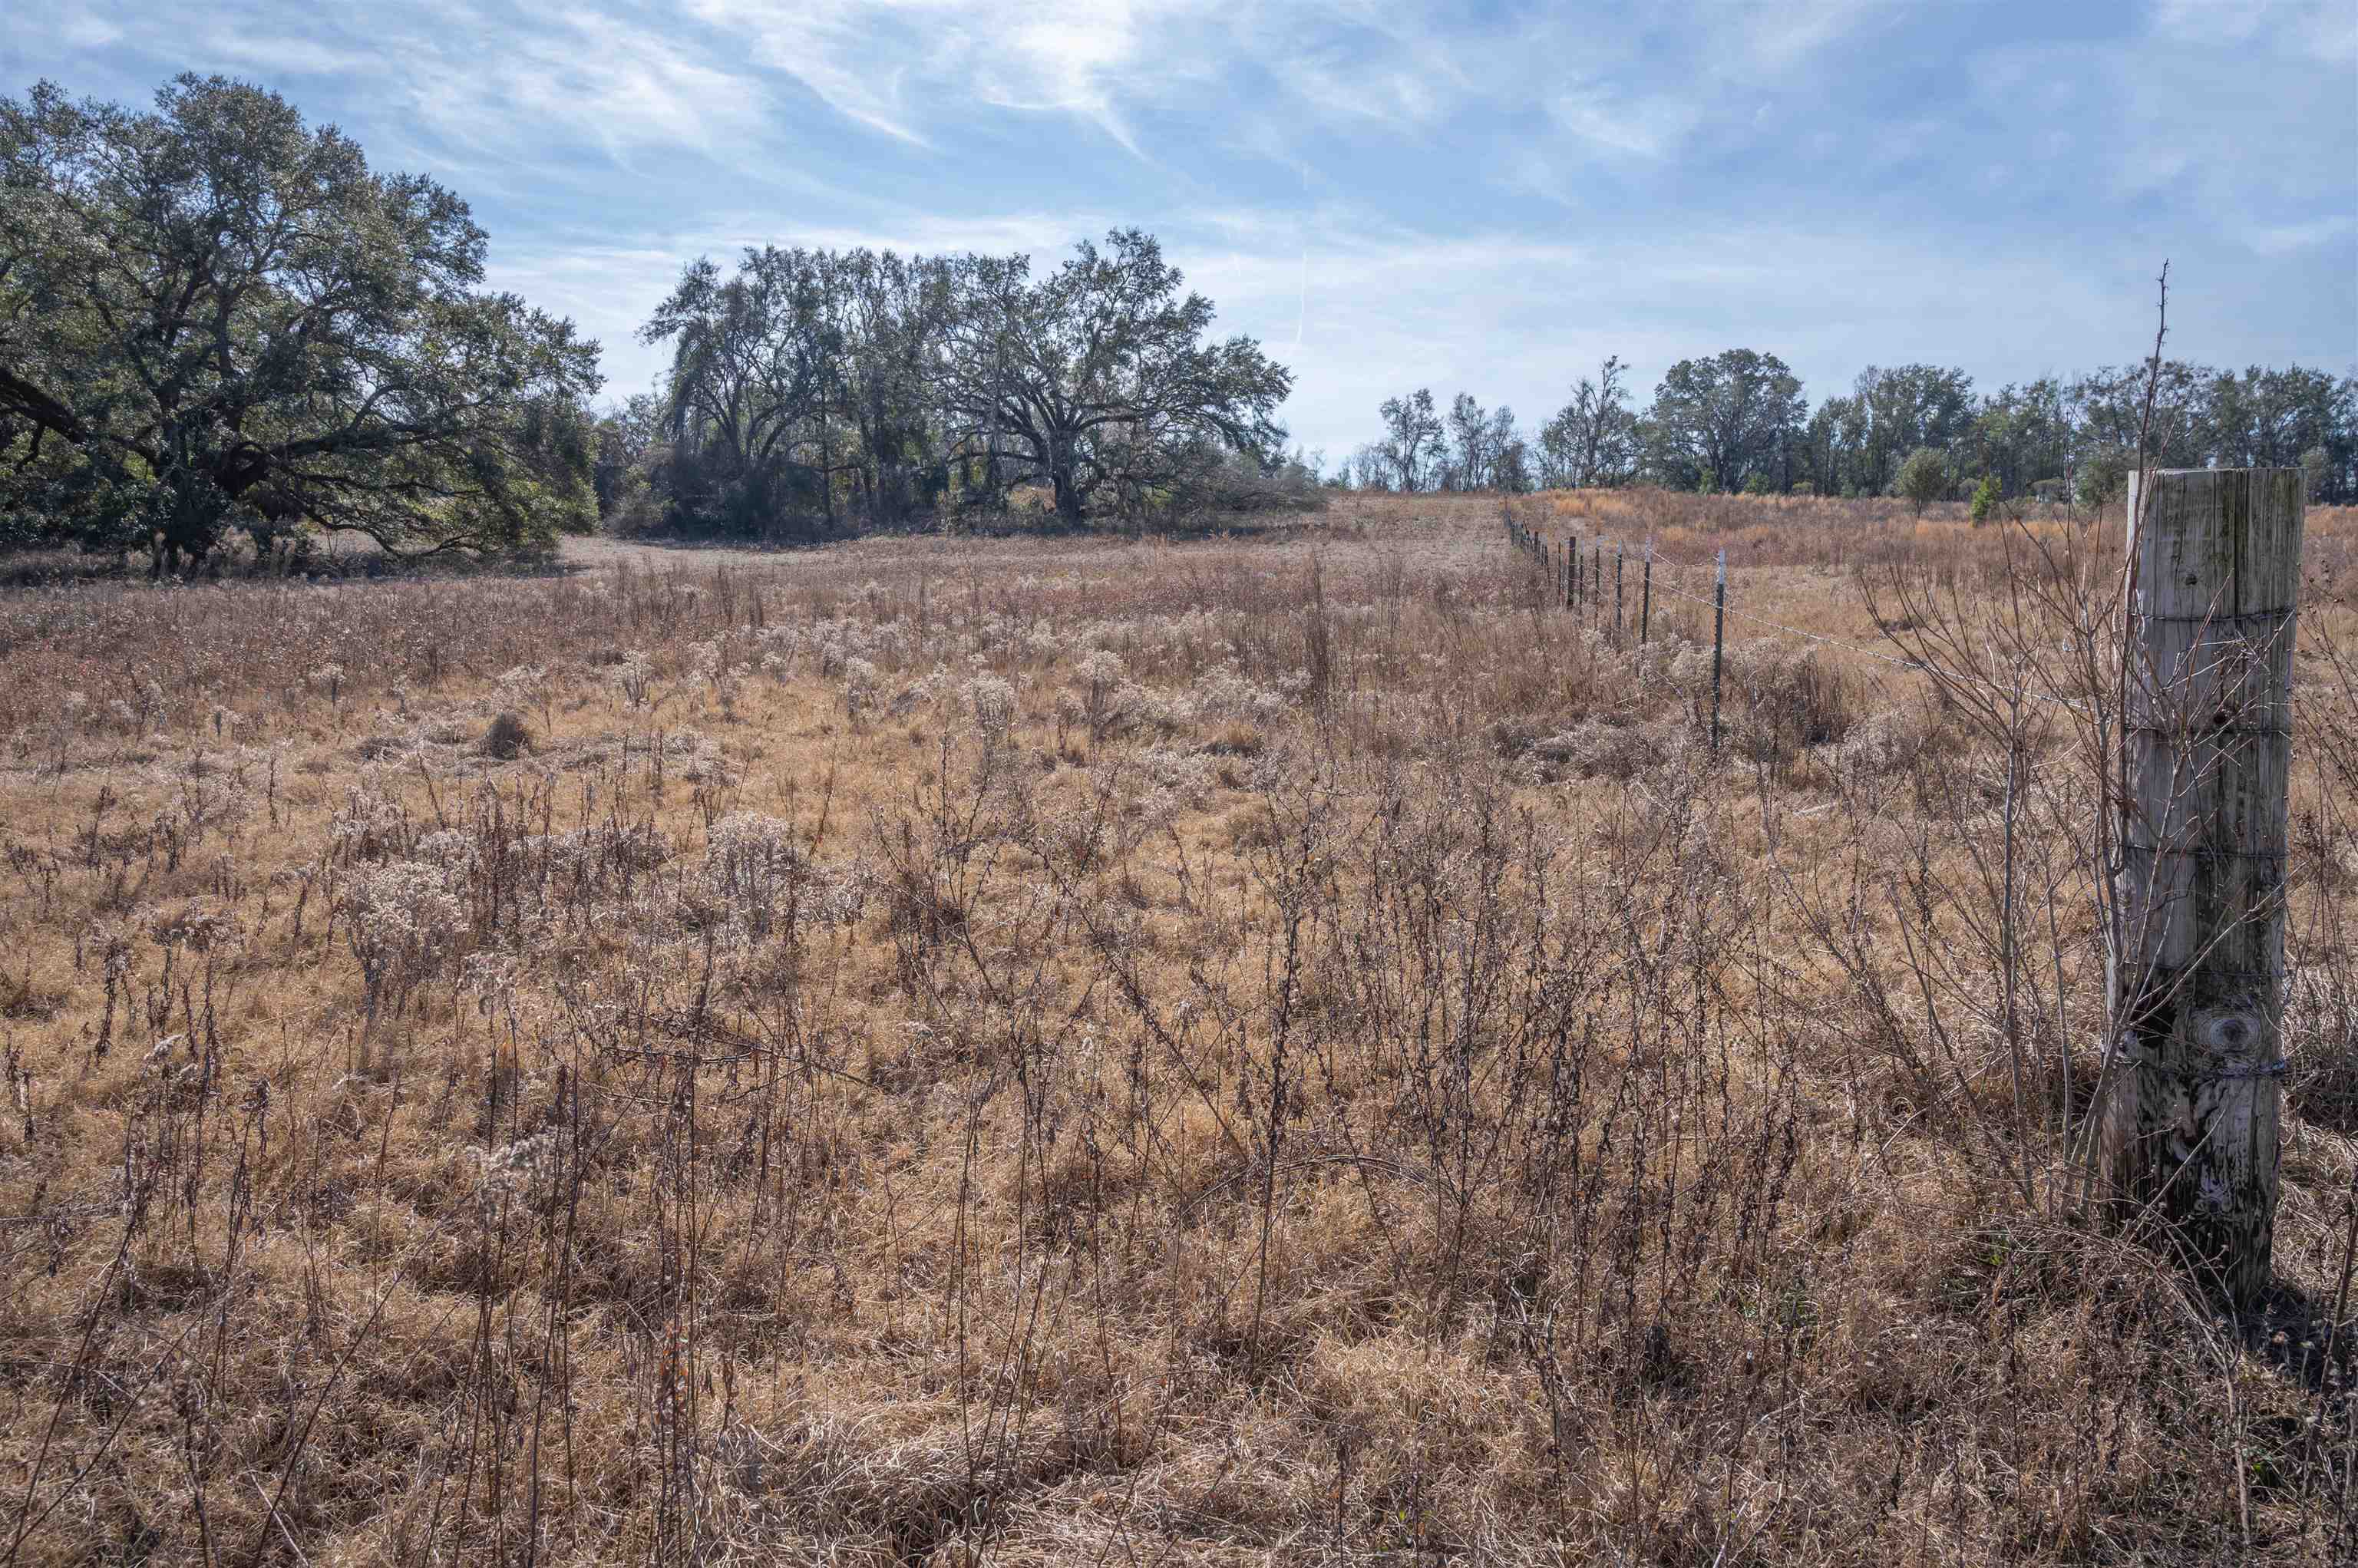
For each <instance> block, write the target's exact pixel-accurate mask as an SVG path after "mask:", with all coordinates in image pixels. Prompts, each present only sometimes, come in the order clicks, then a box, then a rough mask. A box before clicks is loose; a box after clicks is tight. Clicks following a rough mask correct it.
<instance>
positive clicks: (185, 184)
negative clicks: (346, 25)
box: [0, 75, 599, 557]
mask: <svg viewBox="0 0 2358 1568" xmlns="http://www.w3.org/2000/svg"><path fill="white" fill-rule="evenodd" d="M0 211H5V212H6V213H7V215H8V217H7V222H5V223H0V516H5V517H6V518H8V519H10V520H11V521H12V522H13V523H14V524H15V527H14V530H13V532H14V533H15V534H16V535H17V536H19V537H49V538H56V537H60V536H62V537H67V538H72V539H76V540H78V541H80V542H82V543H85V544H92V545H98V546H121V545H125V544H131V543H135V542H142V541H146V540H150V539H154V538H157V537H158V536H160V540H161V543H162V544H163V545H164V546H166V547H167V549H168V551H173V552H178V553H180V554H183V555H187V556H191V557H202V556H203V555H205V554H206V553H207V552H208V551H210V550H211V547H212V546H213V545H214V544H215V543H216V542H217V541H218V540H219V538H220V537H221V535H222V533H223V532H224V531H226V530H227V529H229V528H231V527H235V526H243V527H246V528H248V529H250V530H252V531H254V533H256V534H257V535H265V536H266V535H270V534H272V533H276V532H281V531H296V532H303V531H308V530H312V529H328V530H344V531H351V532H354V533H358V534H362V535H367V536H368V537H369V538H371V539H373V540H375V541H376V543H377V544H378V545H379V546H382V547H384V548H385V549H387V550H392V551H398V552H403V553H410V554H418V553H432V552H435V551H438V550H447V549H452V548H460V547H466V548H473V549H507V548H514V547H518V546H535V545H542V544H545V543H546V542H548V541H549V540H550V539H551V538H552V537H553V536H554V535H556V534H557V533H558V532H560V531H563V530H568V529H580V528H587V527H589V526H591V525H592V524H594V523H595V521H596V518H597V505H596V499H595V496H594V493H593V491H592V488H591V482H590V469H591V462H592V455H593V449H594V446H595V442H596V437H595V433H594V431H593V429H592V427H591V424H590V418H589V416H588V415H587V413H586V412H585V406H584V400H585V399H586V398H587V397H588V396H589V395H590V394H591V393H593V392H594V391H595V390H596V389H597V386H598V384H599V376H598V371H597V361H598V346H597V344H595V343H594V342H590V341H584V340H581V339H579V338H577V337H576V336H575V335H574V330H573V327H572V324H571V323H570V322H569V321H565V320H560V319H556V318H553V317H550V316H547V315H545V314H543V313H542V312H539V311H537V310H534V309H532V308H529V307H528V306H526V305H525V303H524V301H522V300H521V299H519V298H517V297H515V296H514V295H512V294H500V293H491V292H486V291H485V290H483V289H482V288H481V282H482V276H483V253H484V234H483V231H482V230H481V229H480V228H478V227H477V226H476V225H475V223H474V222H472V220H471V218H470V216H469V214H468V210H467V206H466V203H465V202H463V201H461V200H459V198H458V197H456V196H454V195H452V194H451V193H450V192H449V191H448V190H445V189H442V188H441V187H439V186H438V185H436V184H435V183H433V182H432V181H431V180H428V179H425V178H419V177H416V176H410V175H382V174H377V173H374V172H373V171H372V170H371V169H370V168H369V167H368V164H367V160H366V159H365V158H363V157H362V154H361V150H360V148H359V147H358V146H355V145H354V144H353V143H352V141H350V140H349V139H348V138H346V137H345V136H344V135H341V133H340V132H338V131H337V130H335V129H334V128H333V127H332V126H319V127H316V128H314V127H308V126H306V125H305V124H304V123H303V120H302V117H301V115H299V114H297V112H296V111H295V110H294V109H293V108H292V107H290V106H289V105H288V104H287V103H286V102H285V101H284V100H283V99H281V98H279V97H278V96H277V95H276V93H272V92H264V91H262V90H261V89H258V88H255V87H251V86H247V85H245V84H243V83H240V82H236V81H228V80H226V79H224V78H221V77H204V78H200V77H197V76H193V75H184V76H181V77H178V78H177V79H176V80H174V81H172V82H171V83H169V84H168V85H167V86H166V87H164V88H163V89H162V90H161V91H160V92H157V95H156V103H155V107H154V109H153V110H152V111H150V112H147V113H134V112H133V111H131V110H128V109H125V108H124V107H121V106H119V105H115V104H109V103H96V102H83V103H72V102H70V101H69V100H68V99H67V98H66V97H65V95H64V94H63V93H62V92H59V90H58V89H57V88H56V87H55V86H53V85H50V84H49V83H43V84H41V85H39V86H37V87H36V88H34V89H33V91H32V92H31V93H30V94H29V95H27V97H26V98H25V99H23V100H16V99H0Z"/></svg>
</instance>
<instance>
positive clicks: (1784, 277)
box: [0, 0, 2358, 459]
mask: <svg viewBox="0 0 2358 1568" xmlns="http://www.w3.org/2000/svg"><path fill="white" fill-rule="evenodd" d="M9 10H10V12H11V14H12V19H11V21H10V23H9V25H8V27H6V29H5V32H4V33H0V91H5V92H9V93H11V94H15V93H20V92H23V91H24V89H25V88H27V87H28V86H29V85H30V84H31V83H32V82H33V81H36V80H38V79H39V78H42V77H48V78H49V79H52V80H54V81H58V82H59V83H60V84H61V85H63V86H64V87H65V88H66V89H67V90H68V91H70V92H75V93H77V94H90V95H94V96H99V97H106V98H115V99H126V100H141V101H144V100H145V99H146V96H147V95H148V94H149V93H150V92H152V91H153V90H154V88H155V87H156V86H157V83H159V82H160V81H163V80H164V79H165V78H167V77H168V76H169V75H171V74H172V73H173V72H175V71H177V70H187V69H193V70H202V71H216V70H217V71H222V72H225V73H228V74H231V75H234V76H239V77H243V78H245V79H247V80H250V81H259V82H262V83H264V84H265V85H268V86H270V87H273V88H276V89H277V90H278V91H280V92H283V93H285V94H286V95H287V97H288V98H289V99H290V100H292V101H293V102H294V103H297V104H298V105H299V106H300V107H301V108H302V109H303V110H304V111H305V112H306V114H308V115H309V116H310V117H311V118H313V119H314V120H317V121H332V122H334V123H336V124H340V125H341V126H342V127H343V128H344V129H345V130H346V131H348V132H350V133H352V135H355V136H356V137H358V138H359V139H360V141H361V142H362V146H365V147H366V148H367V149H368V152H369V154H370V157H371V158H372V160H373V162H374V163H375V164H376V165H377V166H378V167H380V168H399V169H407V170H416V171H420V172H425V173H428V174H431V175H433V176H434V177H435V178H438V179H440V180H441V181H442V182H443V183H445V184H447V185H449V186H450V187H451V188H453V189H456V190H457V191H458V192H459V193H460V194H461V195H462V196H464V197H466V198H467V199H468V200H470V201H471V203H472V204H473V207H474V210H475V212H476V216H477V218H478V219H479V221H481V222H482V223H483V224H484V226H485V227H486V228H488V229H489V230H490V231H491V233H492V276H493V281H494V282H496V283H498V284H499V285H501V286H503V287H513V288H515V289H518V290H520V291H521V292H523V293H525V295H526V296H528V297H531V298H532V299H533V300H534V301H535V303H539V304H543V305H546V306H547V307H549V308H553V309H557V310H559V311H562V312H564V313H566V314H568V315H571V316H572V317H574V318H575V319H577V320H578V321H579V322H580V323H581V324H582V326H583V327H584V329H585V330H588V331H589V332H590V333H592V334H593V335H595V336H597V337H598V338H600V340H602V341H603V342H604V344H605V346H606V363H607V370H608V374H609V376H610V378H611V379H610V382H609V385H608V391H609V393H610V394H621V393H623V392H628V391H632V390H636V389H638V388H640V387H644V386H645V385H646V384H649V383H650V381H651V380H652V378H653V377H654V374H655V373H656V370H657V367H658V362H659V361H658V355H657V352H656V351H650V350H647V349H643V348H641V347H640V346H639V345H638V344H637V343H636V342H635V341H633V337H632V330H633V328H634V327H635V326H636V325H637V324H638V322H639V321H641V320H642V319H644V317H645V315H646V314H647V311H648V309H649V308H650V307H651V306H652V305H653V304H654V302H655V300H656V299H658V298H659V297H661V296H662V295H663V294H664V293H665V290H666V289H667V287H669V285H670V283H671V281H672V279H673V278H674V277H675V276H676V274H677V271H678V268H679V266H680V265H681V264H682V263H683V262H685V261H687V260H688V259H690V258H692V257H694V256H696V255H698V254H714V255H717V256H727V255H730V254H732V253H734V252H735V251H736V250H737V249H738V248H739V247H740V246H741V245H744V244H747V243H765V242H766V243H780V244H796V243H799V244H829V245H846V244H854V243H865V244H873V245H891V246H893V247H896V248H900V249H903V250H910V249H915V250H928V251H933V250H967V249H979V250H989V251H995V252H1003V251H1009V250H1023V251H1028V252H1030V253H1031V254H1033V257H1034V260H1035V263H1041V264H1052V263H1053V262H1054V260H1055V258H1056V257H1058V256H1059V255H1061V254H1063V253H1064V252H1065V249H1066V248H1067V247H1068V246H1069V245H1070V243H1071V242H1072V241H1073V240H1075V239H1076V238H1078V237H1080V236H1082V235H1086V234H1095V233H1100V232H1103V231H1104V230H1105V229H1107V228H1108V227H1109V226H1113V225H1130V224H1137V225H1140V226H1142V227H1145V228H1147V229H1150V230H1152V231H1153V232H1156V233H1158V234H1159V235H1161V236H1162V237H1163V243H1164V246H1165V249H1166V252H1167V253H1168V254H1170V255H1171V257H1172V258H1173V259H1174V260H1175V261H1176V262H1177V263H1178V264H1179V265H1181V266H1182V267H1184V269H1185V271H1186V273H1187V275H1188V278H1189V281H1190V283H1191V284H1192V285H1194V286H1195V287H1200V288H1201V289H1203V290H1204V292H1206V294H1208V295H1210V296H1211V297H1213V298H1214V299H1215V300H1216V301H1217V303H1218V305H1219V307H1220V315H1221V324H1222V328H1223V330H1241V331H1246V332H1250V333H1252V334H1254V335H1255V336H1257V337H1259V338H1260V339H1261V340H1262V341H1263V342H1264V344H1265V345H1266V346H1267V347H1268V349H1269V350H1270V351H1271V353H1272V354H1273V355H1274V356H1275V357H1277V358H1278V359H1280V360H1281V361H1282V362H1285V363H1287V364H1289V365H1291V366H1293V369H1294V370H1295V372H1296V375H1297V382H1296V387H1295V392H1294V395H1293V400H1292V402H1291V404H1290V405H1289V406H1288V408H1287V410H1286V416H1287V418H1288V421H1289V423H1290V424H1291V425H1292V426H1293V430H1294V433H1295V436H1296V437H1297V438H1298V439H1300V440H1301V441H1302V442H1303V443H1304V444H1305V445H1307V446H1310V447H1313V448H1324V449H1325V450H1326V451H1327V453H1328V454H1329V455H1330V457H1331V458H1335V459H1339V458H1341V457H1342V456H1344V455H1346V454H1347V452H1348V451H1349V450H1350V449H1351V448H1352V447H1354V446H1355V445H1357V443H1358V442H1359V441H1361V440H1363V439H1365V438H1368V437H1369V436H1370V435H1372V434H1373V433H1374V427H1375V423H1376V421H1375V406H1376V405H1377V403H1379V401H1381V400H1382V399H1383V398H1384V397H1385V396H1387V395H1390V394H1392V393H1394V392H1397V391H1401V390H1403V389H1407V388H1411V387H1414V386H1417V385H1430V386H1431V387H1432V388H1433V391H1434V393H1435V394H1436V395H1438V396H1440V397H1442V398H1444V399H1445V398H1446V397H1447V396H1448V395H1451V394H1453V393H1455V392H1456V391H1458V390H1461V389H1463V390H1467V391H1471V392H1473V393H1475V394H1476V395H1477V396H1478V397H1480V398H1481V399H1482V400H1483V401H1484V402H1486V403H1494V404H1495V403H1498V402H1501V401H1503V402H1507V403H1511V404H1512V405H1513V406H1515V408H1516V409H1517V410H1518V411H1519V412H1520V415H1521V416H1523V419H1524V421H1525V423H1526V425H1535V424H1536V423H1537V422H1538V420H1539V419H1540V418H1541V417H1542V416H1545V414H1546V413H1548V412H1549V411H1550V410H1552V409H1553V408H1554V407H1555V406H1558V405H1559V404H1561V403H1562V402H1563V397H1564V394H1565V389H1566V387H1567V385H1568V384H1569V383H1571V382H1572V381H1573V380H1574V379H1575V378H1576V377H1577V376H1578V375H1580V374H1581V373H1584V372H1585V371H1589V370H1591V369H1593V367H1594V365H1595V362H1596V361H1598V360H1599V359H1601V358H1602V357H1603V356H1605V355H1606V354H1608V353H1618V354H1619V355H1620V356H1621V357H1622V358H1623V359H1624V360H1626V361H1628V362H1630V363H1631V365H1632V366H1633V370H1634V373H1635V377H1636V380H1637V382H1638V383H1639V388H1640V392H1641V395H1642V394H1643V393H1646V392H1650V389H1651V387H1652V385H1653V384H1654V382H1655V381H1656V380H1657V379H1658V378H1659V377H1660V373H1661V372H1662V371H1663V370H1664V369H1665V368H1666V367H1667V366H1668V365H1669V364H1670V363H1671V362H1672V361H1674V360H1676V359H1679V358H1681V357H1683V356H1686V355H1690V354H1697V353H1709V352H1714V351H1717V350H1719V349H1722V348H1727V347H1735V346H1744V347H1751V348H1758V349H1761V350H1764V351H1771V352H1775V353H1778V354H1779V355H1781V356H1783V358H1784V359H1785V360H1786V361H1787V362H1788V363H1790V365H1792V367H1793V368H1794V370H1795V371H1796V372H1797V373H1799V374H1800V375H1801V377H1802V379H1803V381H1804V383H1805V384H1807V386H1808V389H1809V392H1810V395H1811V397H1812V401H1813V402H1814V401H1816V400H1817V399H1819V398H1823V397H1824V396H1826V395H1830V394H1832V393H1834V392H1838V391H1841V390H1843V389H1844V387H1845V386H1846V385H1847V384H1848V382H1849V380H1850V378H1851V377H1852V375H1853V374H1854V373H1855V372H1856V371H1857V370H1858V369H1859V368H1860V367H1861V366H1862V365H1865V364H1866V363H1869V362H1883V363H1894V362H1907V361H1912V360H1924V361H1932V362H1941V363H1947V364H1956V365H1962V366H1963V367H1964V368H1965V369H1967V370H1968V371H1970V372H1972V373H1973V374H1974V376H1975V377H1976V378H1977V380H1978V381H1979V382H1980V383H1981V384H1983V385H1984V386H1985V388H1987V389H1993V390H1994V389H1995V388H1996V385H1997V384H2000V383H2003V382H2005V381H2008V380H2017V379H2027V378H2028V377H2032V376H2036V375H2039V374H2042V373H2054V372H2069V371H2071V370H2076V369H2081V368H2086V367H2090V366H2093V365H2095V364H2099V363H2104V362H2122V361H2125V360H2128V359H2131V358H2134V357H2136V355H2137V354H2139V353H2140V352H2141V351H2142V348H2143V346H2144V344H2145V343H2146V342H2147V341H2148V340H2149V338H2150V335H2151V331H2152V292H2153V291H2152V287H2151V282H2152V278H2153V276H2154V274H2155V273H2156V271H2158V267H2159V265H2160V263H2161V261H2162V259H2163V258H2164V257H2165V256H2166V257H2168V258H2169V260H2170V262H2171V264H2172V300H2171V320H2172V323H2173V327H2172V335H2171V348H2172V351H2174V352H2177V353H2180V354H2182V355H2184V356H2186V357H2189V358H2193V359H2197V360H2201V361H2205V362H2216V363H2232V364H2239V365H2240V364H2244V363H2250V362H2262V363H2270V364H2281V363H2287V362H2294V361H2298V362H2301V363H2305V364H2309V365H2315V366H2320V367H2322V368H2324V369H2328V370H2331V371H2334V372H2336V373H2347V372H2350V371H2352V370H2353V369H2358V0H2140V3H2134V4H2130V3H2124V4H2094V3H2085V0H2039V3H2029V4H2020V3H2017V0H1958V3H1953V4H1942V3H1908V4H1900V3H1889V0H1774V3H1768V4H1752V3H1749V0H1657V3H1654V4H1643V5H1589V4H1576V5H1575V4H1557V5H1534V6H1510V5H1478V6H1475V7H1471V8H1468V7H1466V6H1464V5H1454V6H1433V7H1421V6H1419V5H1415V4H1411V3H1405V0H1390V3H1382V4H1319V5H1308V4H1300V5H1297V4H1282V3H1271V4H1257V3H1255V0H1221V3H1218V4H1210V5H1197V4H1180V3H1163V0H1135V3H1132V0H973V3H959V0H882V3H862V0H668V3H664V4H644V5H643V4H636V3H633V0H602V3H600V0H568V3H565V4H557V3H543V0H483V3H480V4H456V3H451V0H379V3H375V4H367V5H355V4H347V3H344V0H209V3H206V4H202V5H190V6H179V5H162V4H158V3H156V0H148V3H146V4H124V3H120V0H11V4H10V5H9Z"/></svg>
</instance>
